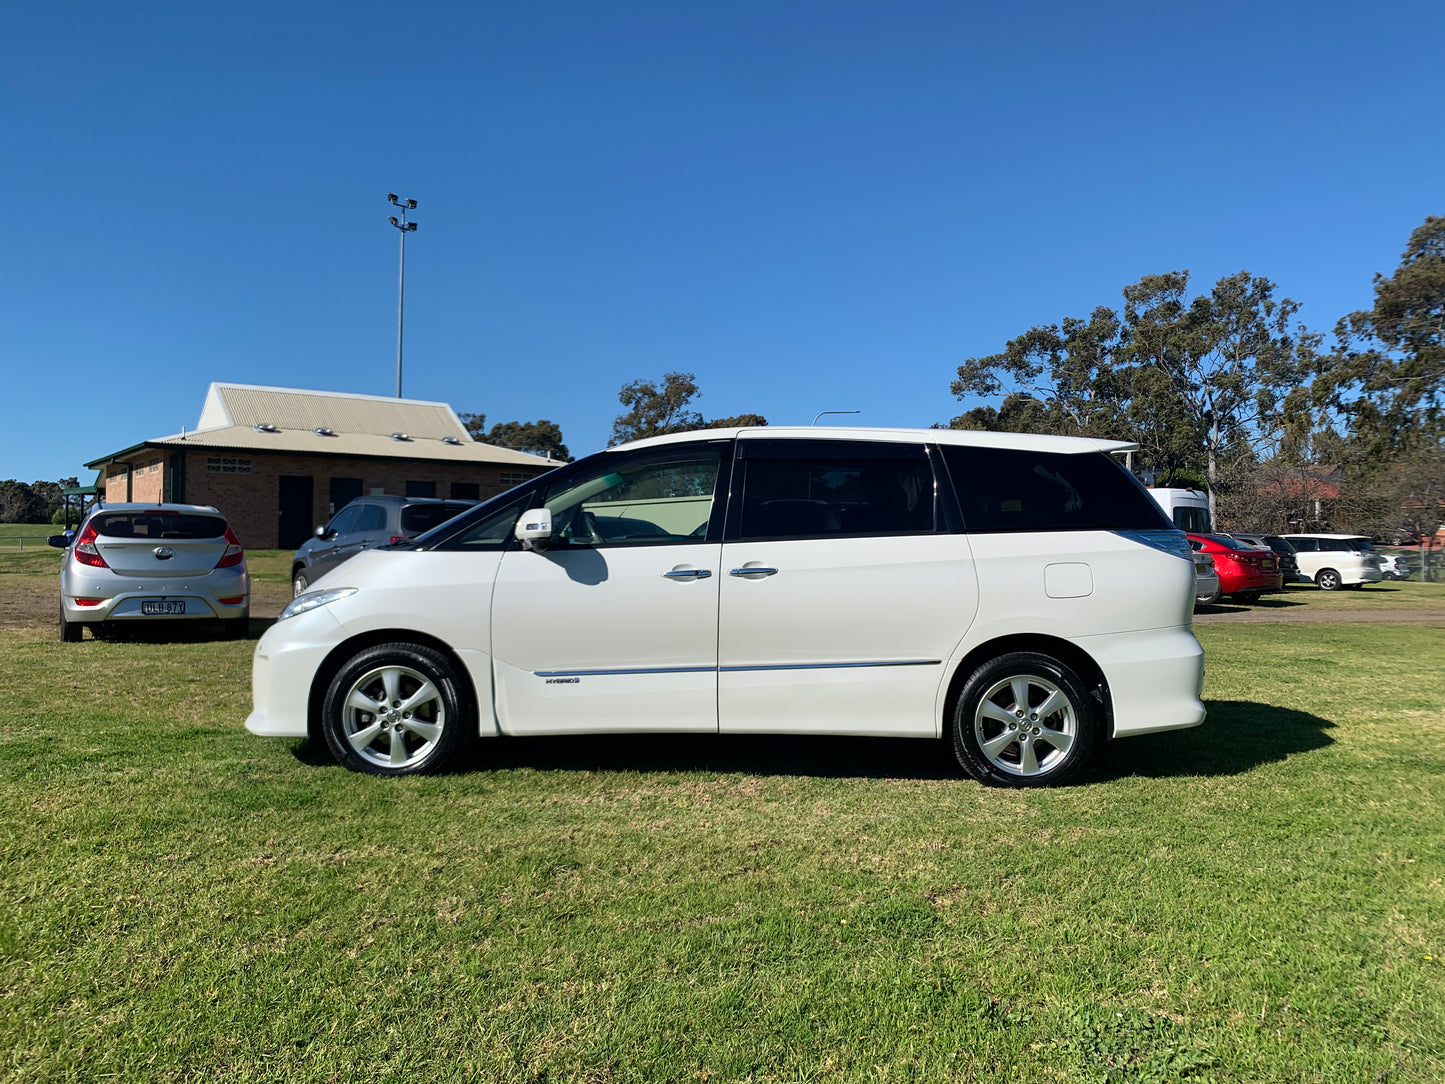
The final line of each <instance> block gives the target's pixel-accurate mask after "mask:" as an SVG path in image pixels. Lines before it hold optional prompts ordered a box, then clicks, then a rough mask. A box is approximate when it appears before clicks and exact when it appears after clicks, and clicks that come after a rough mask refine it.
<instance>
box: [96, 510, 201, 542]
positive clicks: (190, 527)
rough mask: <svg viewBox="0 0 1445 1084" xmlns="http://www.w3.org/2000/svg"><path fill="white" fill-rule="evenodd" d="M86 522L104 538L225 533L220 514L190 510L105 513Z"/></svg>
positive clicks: (168, 536) (177, 536) (193, 536)
mask: <svg viewBox="0 0 1445 1084" xmlns="http://www.w3.org/2000/svg"><path fill="white" fill-rule="evenodd" d="M90 522H91V525H92V526H94V527H95V530H96V533H98V534H103V535H105V536H106V537H107V538H219V537H220V536H221V535H223V534H225V533H226V521H225V520H224V519H222V518H221V517H220V516H206V515H198V514H196V513H194V512H151V511H146V512H106V513H103V514H101V515H99V516H96V517H95V518H94V519H93V520H91V521H90Z"/></svg>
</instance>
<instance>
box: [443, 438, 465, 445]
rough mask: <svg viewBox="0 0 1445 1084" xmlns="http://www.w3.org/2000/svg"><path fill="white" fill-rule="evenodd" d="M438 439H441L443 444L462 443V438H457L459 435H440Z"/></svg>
mask: <svg viewBox="0 0 1445 1084" xmlns="http://www.w3.org/2000/svg"><path fill="white" fill-rule="evenodd" d="M438 439H440V440H441V442H442V443H443V444H460V443H461V440H460V439H459V438H457V437H440V438H438Z"/></svg>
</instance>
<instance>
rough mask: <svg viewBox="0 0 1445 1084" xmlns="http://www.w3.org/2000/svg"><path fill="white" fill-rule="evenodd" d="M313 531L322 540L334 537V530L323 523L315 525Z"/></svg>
mask: <svg viewBox="0 0 1445 1084" xmlns="http://www.w3.org/2000/svg"><path fill="white" fill-rule="evenodd" d="M313 533H314V534H315V535H316V537H317V538H319V539H321V541H323V542H329V541H331V539H333V538H335V537H336V532H335V531H333V530H332V529H331V528H330V527H328V526H326V524H324V523H323V524H322V525H321V526H320V527H317V528H316V530H315V531H314V532H313Z"/></svg>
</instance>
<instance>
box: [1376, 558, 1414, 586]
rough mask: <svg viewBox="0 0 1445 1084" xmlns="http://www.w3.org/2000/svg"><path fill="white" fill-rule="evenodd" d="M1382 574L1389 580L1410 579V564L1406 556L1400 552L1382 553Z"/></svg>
mask: <svg viewBox="0 0 1445 1084" xmlns="http://www.w3.org/2000/svg"><path fill="white" fill-rule="evenodd" d="M1380 575H1381V576H1383V577H1384V578H1385V579H1387V580H1408V579H1409V578H1410V566H1409V565H1408V564H1406V563H1405V558H1404V557H1403V556H1402V555H1401V554H1398V553H1382V554H1380Z"/></svg>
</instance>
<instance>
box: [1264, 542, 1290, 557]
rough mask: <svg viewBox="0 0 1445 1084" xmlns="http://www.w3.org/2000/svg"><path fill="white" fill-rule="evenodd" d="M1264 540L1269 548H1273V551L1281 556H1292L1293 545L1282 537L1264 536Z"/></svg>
mask: <svg viewBox="0 0 1445 1084" xmlns="http://www.w3.org/2000/svg"><path fill="white" fill-rule="evenodd" d="M1265 542H1266V543H1268V544H1269V548H1270V549H1272V550H1274V552H1275V553H1277V554H1279V555H1280V556H1281V557H1292V556H1294V547H1293V546H1291V545H1290V544H1289V543H1288V542H1286V541H1285V540H1284V539H1283V538H1266V539H1265Z"/></svg>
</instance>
